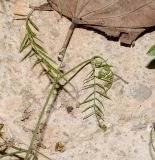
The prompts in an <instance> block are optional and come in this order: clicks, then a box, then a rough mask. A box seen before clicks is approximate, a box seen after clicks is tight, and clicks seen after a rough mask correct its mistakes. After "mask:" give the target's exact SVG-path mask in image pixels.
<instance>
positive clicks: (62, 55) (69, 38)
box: [58, 22, 76, 62]
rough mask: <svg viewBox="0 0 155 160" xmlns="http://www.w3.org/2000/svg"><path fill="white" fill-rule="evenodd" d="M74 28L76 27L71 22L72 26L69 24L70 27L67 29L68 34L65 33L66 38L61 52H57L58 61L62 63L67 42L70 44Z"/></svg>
mask: <svg viewBox="0 0 155 160" xmlns="http://www.w3.org/2000/svg"><path fill="white" fill-rule="evenodd" d="M75 27H76V24H75V23H73V22H72V24H71V25H70V27H69V31H68V33H67V36H66V39H65V41H64V44H63V46H62V49H61V51H60V52H59V56H58V60H59V61H61V62H62V61H63V59H64V57H65V53H66V50H67V47H68V44H69V42H70V40H71V37H72V35H73V32H74V29H75Z"/></svg>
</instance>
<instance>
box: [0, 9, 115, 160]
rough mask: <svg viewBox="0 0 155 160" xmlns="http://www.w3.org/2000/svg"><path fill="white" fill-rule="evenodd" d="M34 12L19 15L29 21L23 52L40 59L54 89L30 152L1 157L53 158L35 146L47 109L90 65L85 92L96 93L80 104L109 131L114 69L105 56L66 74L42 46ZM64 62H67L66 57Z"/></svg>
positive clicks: (35, 133)
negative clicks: (107, 108) (107, 110)
mask: <svg viewBox="0 0 155 160" xmlns="http://www.w3.org/2000/svg"><path fill="white" fill-rule="evenodd" d="M34 11H35V8H33V9H32V11H31V12H30V13H29V14H28V15H21V14H17V16H19V17H20V18H19V19H21V20H24V21H25V26H26V33H25V36H24V38H23V41H22V42H21V45H20V52H21V53H22V52H24V51H27V54H26V55H25V56H24V58H23V59H22V60H24V59H26V58H28V57H29V58H31V57H32V56H35V57H36V59H37V60H36V62H35V64H34V66H35V65H38V64H40V65H41V66H42V68H43V72H44V73H45V74H46V75H47V76H48V77H49V79H50V81H51V82H52V84H51V89H50V91H49V94H48V96H47V98H46V100H45V104H44V105H43V107H42V109H41V111H40V114H39V116H38V120H37V122H36V126H35V129H34V132H33V135H32V139H31V142H30V145H29V147H28V149H22V148H18V147H15V146H13V149H15V152H12V153H6V154H4V155H2V156H1V158H3V157H6V156H17V155H18V154H19V153H25V157H23V158H22V159H23V160H37V154H40V155H42V156H44V157H45V158H46V159H50V158H49V157H47V156H45V155H43V154H42V153H40V152H38V151H37V150H36V149H35V148H34V147H33V145H34V142H35V140H36V137H37V133H38V132H39V128H40V125H41V122H42V119H43V117H44V115H45V111H46V110H47V107H48V104H49V100H50V99H51V98H52V97H53V95H54V93H55V92H56V91H57V88H59V86H61V87H63V88H62V89H65V86H66V85H70V86H71V87H73V88H74V86H73V85H72V84H71V83H70V80H71V79H72V78H74V77H76V75H77V74H78V73H79V72H80V71H81V70H82V69H83V68H85V67H86V66H90V68H91V71H90V73H89V74H88V77H87V78H86V79H85V80H84V86H83V90H90V91H91V90H92V92H91V93H90V94H89V95H88V96H86V98H85V99H84V100H83V102H81V103H80V105H84V104H86V108H85V109H84V111H83V112H86V111H88V110H90V109H92V111H91V112H90V113H89V114H88V115H87V116H85V117H84V119H86V118H89V117H90V116H92V115H94V116H95V117H96V120H97V123H98V126H99V127H100V128H101V129H102V130H103V131H106V125H105V124H104V104H103V99H104V98H106V99H109V97H108V95H107V92H108V90H109V89H110V88H111V86H112V84H113V78H114V74H113V72H112V70H111V66H110V65H108V64H107V62H106V61H105V60H104V59H103V58H102V57H100V56H94V57H92V58H90V59H88V60H85V61H83V62H81V63H80V64H78V65H76V66H74V67H73V68H72V69H70V70H68V71H67V72H62V71H61V70H60V69H59V68H60V67H61V63H62V62H61V63H60V64H59V62H58V63H57V62H55V61H54V60H53V59H52V58H50V57H49V56H48V53H47V52H46V51H45V49H44V48H43V47H42V46H41V45H40V44H41V43H42V41H41V40H40V39H39V38H38V37H37V33H36V32H39V27H38V26H37V25H36V24H35V23H34V21H33V20H32V18H31V16H32V13H33V12H34ZM61 60H63V58H62V59H61ZM58 64H59V65H58ZM68 76H69V77H70V78H68V79H67V78H66V77H68ZM62 79H63V80H64V83H62V82H61V80H62ZM20 158H21V157H20Z"/></svg>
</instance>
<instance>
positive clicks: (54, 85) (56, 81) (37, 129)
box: [24, 78, 58, 160]
mask: <svg viewBox="0 0 155 160" xmlns="http://www.w3.org/2000/svg"><path fill="white" fill-rule="evenodd" d="M57 84H58V78H56V80H55V82H54V84H53V85H52V88H51V90H50V93H49V94H48V96H47V99H46V101H45V104H44V106H43V108H42V110H41V112H40V116H39V119H38V121H37V124H36V127H35V130H34V133H33V136H32V139H31V143H30V146H29V148H28V151H27V153H26V156H25V158H24V160H28V158H29V155H30V154H31V152H32V148H33V144H34V141H35V138H36V136H37V133H38V131H39V127H40V124H41V121H42V118H43V116H44V114H45V111H46V108H47V105H48V103H49V100H50V98H51V96H52V95H53V94H54V91H55V89H56V86H57Z"/></svg>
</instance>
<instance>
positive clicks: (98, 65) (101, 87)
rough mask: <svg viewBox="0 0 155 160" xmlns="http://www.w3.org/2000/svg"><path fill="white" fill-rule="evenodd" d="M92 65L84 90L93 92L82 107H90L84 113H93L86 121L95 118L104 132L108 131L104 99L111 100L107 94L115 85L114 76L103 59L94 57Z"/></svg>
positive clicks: (87, 116)
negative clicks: (105, 121) (105, 122)
mask: <svg viewBox="0 0 155 160" xmlns="http://www.w3.org/2000/svg"><path fill="white" fill-rule="evenodd" d="M90 64H91V68H92V69H91V71H90V72H89V74H88V75H87V77H86V79H85V80H84V86H83V90H86V91H88V92H90V91H91V92H90V93H89V95H88V96H86V98H85V99H84V100H83V102H82V103H81V105H83V104H86V105H88V106H87V107H86V109H84V111H83V112H87V111H88V110H91V112H90V113H89V114H88V115H86V116H85V118H84V119H87V118H89V117H91V116H95V117H96V120H97V122H98V126H99V127H100V128H101V129H102V130H103V131H106V129H107V127H106V125H105V124H104V112H103V110H104V105H103V99H110V98H109V97H108V95H107V92H108V90H109V89H110V88H111V86H112V84H113V77H114V74H113V72H112V71H111V66H110V65H108V64H107V63H106V61H105V60H104V59H103V58H101V57H93V58H92V59H91V63H90ZM89 90H90V91H89Z"/></svg>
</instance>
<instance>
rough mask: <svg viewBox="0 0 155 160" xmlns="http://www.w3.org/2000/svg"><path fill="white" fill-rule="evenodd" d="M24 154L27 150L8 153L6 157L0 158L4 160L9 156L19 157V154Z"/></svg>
mask: <svg viewBox="0 0 155 160" xmlns="http://www.w3.org/2000/svg"><path fill="white" fill-rule="evenodd" d="M24 152H25V150H20V151H16V152H12V153H7V154H5V155H2V156H0V159H2V158H4V157H8V156H15V155H17V154H19V153H24Z"/></svg>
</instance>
